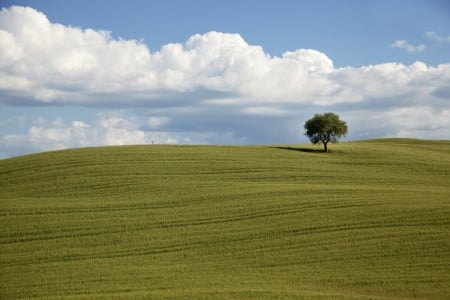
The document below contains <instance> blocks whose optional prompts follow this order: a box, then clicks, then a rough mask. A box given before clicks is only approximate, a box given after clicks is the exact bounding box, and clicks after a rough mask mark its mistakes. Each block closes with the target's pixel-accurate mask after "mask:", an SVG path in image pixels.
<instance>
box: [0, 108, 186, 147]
mask: <svg viewBox="0 0 450 300" xmlns="http://www.w3.org/2000/svg"><path fill="white" fill-rule="evenodd" d="M33 123H34V125H32V126H31V127H30V128H29V129H28V132H27V133H25V134H10V135H6V136H4V137H3V138H2V139H0V148H1V149H2V150H3V153H9V154H13V152H15V151H17V149H19V148H20V149H23V150H22V151H21V153H20V154H22V153H28V152H34V151H45V150H54V149H66V148H74V147H87V146H100V145H127V144H150V143H164V144H167V143H178V142H179V141H178V137H177V136H173V135H172V134H170V133H167V132H161V131H144V130H142V129H140V128H139V124H138V123H136V122H134V121H132V120H129V119H127V118H125V117H123V116H122V114H121V113H118V112H113V113H111V112H109V113H101V114H99V115H98V116H97V117H96V118H95V119H94V120H93V121H92V122H91V123H86V122H83V121H78V120H74V121H71V122H66V121H64V120H63V119H62V118H56V119H55V120H53V121H48V120H45V119H44V118H42V117H39V118H37V119H36V120H34V122H33Z"/></svg>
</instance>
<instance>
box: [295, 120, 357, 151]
mask: <svg viewBox="0 0 450 300" xmlns="http://www.w3.org/2000/svg"><path fill="white" fill-rule="evenodd" d="M304 128H305V129H306V132H305V135H306V136H308V138H309V140H310V141H311V143H313V144H320V143H322V144H323V145H324V147H325V148H324V150H325V152H327V144H328V142H332V143H335V142H337V141H338V139H339V138H341V137H343V136H345V135H346V134H347V131H348V128H347V124H346V123H345V122H344V121H341V120H340V119H339V116H338V115H336V114H334V113H331V112H328V113H324V114H315V115H314V117H313V118H311V119H309V120H308V121H306V122H305V125H304Z"/></svg>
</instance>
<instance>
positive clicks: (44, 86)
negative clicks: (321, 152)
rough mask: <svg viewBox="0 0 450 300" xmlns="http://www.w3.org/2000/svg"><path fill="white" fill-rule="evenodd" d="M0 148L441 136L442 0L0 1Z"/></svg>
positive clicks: (444, 106) (448, 45) (446, 112)
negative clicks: (336, 119) (312, 126)
mask: <svg viewBox="0 0 450 300" xmlns="http://www.w3.org/2000/svg"><path fill="white" fill-rule="evenodd" d="M1 5H2V13H1V15H0V60H1V61H3V63H0V157H10V156H15V155H21V154H26V153H32V152H37V151H46V150H53V149H62V148H69V147H83V146H96V145H110V144H138V143H151V142H155V143H190V144H274V143H298V142H306V139H305V137H304V136H303V129H302V125H303V123H304V122H305V120H306V119H308V118H309V117H311V116H312V115H313V114H314V113H316V112H324V111H334V112H337V113H338V114H339V115H341V117H342V119H344V120H346V121H347V122H348V124H349V129H350V132H349V135H348V137H347V139H361V138H375V137H416V138H439V139H450V89H449V88H448V87H449V86H450V2H448V1H433V0H423V1H413V0H409V1H406V0H404V1H402V0H397V1H380V0H378V1H354V0H352V1H350V0H342V1H331V0H330V1H325V0H319V1H235V0H229V1H222V2H219V1H2V2H1Z"/></svg>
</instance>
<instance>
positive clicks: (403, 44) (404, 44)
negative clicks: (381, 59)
mask: <svg viewBox="0 0 450 300" xmlns="http://www.w3.org/2000/svg"><path fill="white" fill-rule="evenodd" d="M391 47H392V48H400V49H404V50H406V51H407V52H409V53H418V52H422V51H424V50H425V49H427V46H425V45H424V44H420V45H417V46H414V45H412V44H410V43H409V42H408V41H406V40H396V41H395V42H393V43H392V45H391Z"/></svg>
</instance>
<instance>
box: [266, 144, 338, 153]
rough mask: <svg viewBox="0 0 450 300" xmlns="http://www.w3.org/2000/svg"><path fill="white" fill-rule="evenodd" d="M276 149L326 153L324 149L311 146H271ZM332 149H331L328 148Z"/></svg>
mask: <svg viewBox="0 0 450 300" xmlns="http://www.w3.org/2000/svg"><path fill="white" fill-rule="evenodd" d="M271 148H275V149H281V150H289V151H298V152H307V153H326V152H325V151H323V149H311V148H302V147H300V148H297V147H286V146H284V147H271ZM328 151H330V150H328Z"/></svg>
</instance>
